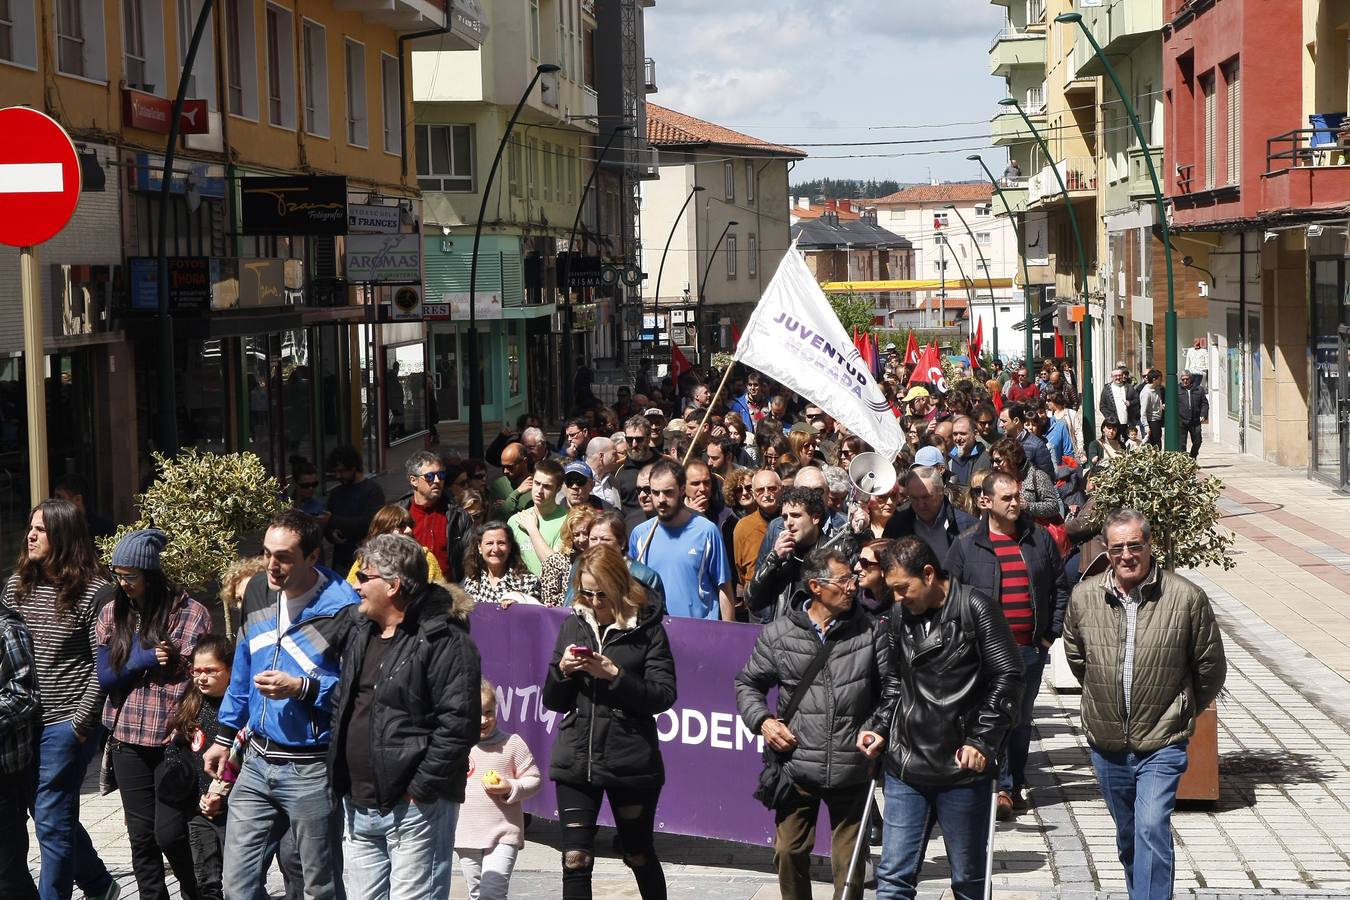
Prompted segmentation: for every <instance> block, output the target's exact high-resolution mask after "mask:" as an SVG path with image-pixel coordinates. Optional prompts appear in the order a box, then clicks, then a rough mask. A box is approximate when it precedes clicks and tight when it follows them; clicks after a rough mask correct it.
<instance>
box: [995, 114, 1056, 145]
mask: <svg viewBox="0 0 1350 900" xmlns="http://www.w3.org/2000/svg"><path fill="white" fill-rule="evenodd" d="M1027 115H1028V116H1029V117H1030V119H1031V123H1032V124H1033V125H1035V126H1036V128H1037V129H1038V130H1039V129H1042V128H1044V127H1045V113H1044V112H1032V111H1030V110H1028V111H1027ZM989 135H990V137H991V138H992V139H993V142H994V144H995V145H996V146H999V147H1007V146H1010V145H1012V144H1025V143H1028V142H1030V141H1034V140H1035V139H1036V138H1035V137H1034V136H1033V135H1032V133H1031V131H1030V130H1029V129H1028V128H1027V125H1026V123H1025V122H1023V121H1022V117H1021V116H1019V115H1018V114H1017V113H1016V112H1005V113H999V114H998V115H996V116H994V118H993V119H992V120H991V121H990V122H989Z"/></svg>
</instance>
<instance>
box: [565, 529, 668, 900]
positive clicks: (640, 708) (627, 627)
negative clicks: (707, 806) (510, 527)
mask: <svg viewBox="0 0 1350 900" xmlns="http://www.w3.org/2000/svg"><path fill="white" fill-rule="evenodd" d="M572 578H573V588H574V590H575V593H576V598H577V599H576V603H575V605H574V606H573V610H574V612H575V615H572V616H568V618H567V619H566V621H564V622H563V625H562V628H561V629H559V631H558V641H557V644H556V645H555V646H554V648H553V660H552V663H551V664H550V665H549V669H548V678H547V680H546V681H545V682H544V694H543V700H544V705H545V706H546V707H548V708H549V709H551V710H554V711H556V712H560V713H565V714H566V715H564V717H563V720H562V724H561V725H560V726H559V727H558V737H557V739H556V740H555V741H554V744H553V762H552V764H551V765H550V766H549V777H550V778H552V779H553V781H554V782H555V784H556V786H557V790H558V810H559V815H560V817H561V819H562V821H561V825H562V834H563V839H562V851H563V891H562V896H563V897H564V898H565V900H583V898H585V900H589V898H590V896H591V871H592V869H593V868H594V865H595V833H596V818H597V817H598V816H599V813H600V801H601V799H602V797H603V796H604V795H605V794H608V795H609V805H610V809H611V811H612V812H613V813H614V822H615V826H616V827H617V828H618V832H619V839H620V841H621V842H622V845H623V859H624V863H625V864H626V865H627V866H628V867H629V868H630V869H632V870H633V874H634V876H635V877H636V878H637V884H638V891H639V892H640V893H641V895H642V897H643V900H664V898H665V896H666V879H665V874H664V873H663V872H662V870H661V863H660V862H659V861H658V860H657V858H656V851H655V848H654V847H653V846H652V831H653V828H654V824H655V820H656V802H657V800H658V799H659V797H660V795H661V786H662V785H663V784H664V783H665V779H666V774H665V767H664V765H663V764H662V762H661V748H660V744H659V741H658V739H657V736H656V716H657V715H658V714H660V713H662V712H665V711H666V710H668V709H670V708H671V707H672V706H673V705H674V704H675V660H674V659H673V658H672V657H671V655H670V642H669V641H668V640H667V638H666V630H665V628H663V627H662V625H661V617H662V616H663V615H664V613H665V610H664V609H663V607H662V605H661V604H660V602H659V601H657V600H655V599H654V598H653V597H652V595H651V594H650V593H649V592H648V591H647V589H646V588H644V587H643V586H642V584H640V583H639V582H637V581H635V580H634V579H633V577H632V576H631V575H630V574H629V572H628V565H627V564H626V563H625V562H624V559H623V557H622V556H621V555H620V554H619V552H618V551H616V550H615V549H613V548H612V547H608V546H603V545H601V546H595V547H591V548H590V549H589V550H587V551H586V552H585V553H584V554H582V556H581V562H580V564H579V565H578V566H577V568H576V571H575V573H574V574H573V576H572Z"/></svg>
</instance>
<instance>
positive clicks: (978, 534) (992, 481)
mask: <svg viewBox="0 0 1350 900" xmlns="http://www.w3.org/2000/svg"><path fill="white" fill-rule="evenodd" d="M980 507H981V508H982V509H983V510H984V511H985V515H984V518H983V519H982V520H981V521H980V523H979V524H978V525H976V526H975V527H974V528H970V529H968V530H967V531H966V532H965V533H963V534H962V535H960V537H958V538H957V539H956V540H955V541H953V542H952V546H951V550H950V551H949V552H948V554H947V559H946V561H945V564H944V567H945V568H946V569H947V571H948V573H949V574H950V575H951V576H952V577H953V578H955V579H956V580H957V581H960V582H961V583H962V584H966V585H969V586H970V587H973V588H976V589H978V590H980V591H983V592H984V593H986V594H988V595H989V596H990V597H991V598H993V599H995V600H997V601H998V602H999V606H1000V607H1002V609H1003V616H1004V618H1006V619H1007V620H1008V626H1009V627H1010V628H1011V629H1012V633H1013V638H1014V639H1015V640H1016V641H1017V647H1018V650H1019V651H1020V652H1021V654H1022V663H1023V665H1024V666H1025V667H1026V687H1025V689H1024V690H1023V694H1022V709H1021V716H1020V717H1019V720H1018V723H1017V725H1016V727H1014V728H1013V730H1012V733H1011V735H1010V736H1009V738H1008V756H1007V759H1005V760H1004V761H1003V768H1002V772H1001V773H1000V775H999V797H998V813H999V818H1000V819H1006V818H1008V817H1009V816H1011V815H1012V813H1013V811H1014V810H1020V809H1025V808H1026V800H1025V799H1024V798H1023V794H1022V791H1023V788H1025V787H1026V767H1027V753H1028V750H1029V748H1030V745H1031V719H1032V714H1033V712H1034V710H1035V706H1036V694H1037V691H1038V690H1039V688H1040V686H1041V674H1042V672H1043V671H1044V669H1045V662H1046V659H1047V658H1048V656H1049V652H1050V647H1051V645H1052V644H1053V643H1054V642H1055V641H1056V640H1057V639H1058V638H1059V635H1060V630H1061V627H1062V626H1063V623H1064V612H1065V610H1066V609H1067V608H1068V604H1069V583H1068V580H1067V579H1066V578H1065V576H1064V561H1063V559H1062V558H1061V557H1060V555H1059V548H1058V547H1056V546H1055V542H1054V539H1053V538H1051V537H1050V533H1049V532H1047V531H1046V530H1045V529H1044V528H1042V527H1040V526H1039V525H1037V524H1036V523H1035V522H1033V521H1032V520H1031V518H1030V517H1029V516H1027V515H1025V514H1024V513H1023V511H1022V493H1021V485H1020V484H1019V483H1018V481H1017V479H1016V478H1013V477H1012V476H1011V475H1008V474H1007V473H1004V472H996V473H995V474H994V475H993V476H992V477H990V478H989V479H988V480H986V481H985V483H984V490H983V496H982V497H981V499H980Z"/></svg>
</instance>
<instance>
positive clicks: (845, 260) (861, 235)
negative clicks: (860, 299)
mask: <svg viewBox="0 0 1350 900" xmlns="http://www.w3.org/2000/svg"><path fill="white" fill-rule="evenodd" d="M851 205H852V204H851V203H849V202H848V201H843V202H836V201H834V200H826V201H825V204H824V206H823V207H821V208H818V209H816V210H812V209H811V208H810V207H809V206H807V207H806V208H803V207H802V206H801V205H800V201H799V202H798V203H796V204H794V205H793V207H792V218H793V220H794V221H793V224H792V240H793V242H795V243H796V245H797V249H798V250H800V251H801V253H802V255H803V256H804V257H805V259H806V267H807V268H808V269H810V270H811V274H812V275H813V276H815V279H816V281H819V282H820V283H821V284H828V283H829V282H858V281H909V280H911V279H913V278H914V247H913V245H912V244H911V243H910V242H909V239H908V238H905V237H903V236H901V235H898V234H895V233H894V232H891V231H887V230H886V229H885V228H882V227H881V226H880V225H878V224H877V211H876V210H875V209H865V210H863V211H862V212H861V213H855V212H852V211H851V210H849V209H847V207H849V206H851ZM841 207H843V208H842V209H841ZM812 213H818V214H817V215H813V214H812ZM866 296H867V298H868V300H869V302H871V303H872V315H873V324H875V325H876V326H877V327H879V328H893V327H896V325H897V324H898V322H899V320H900V318H901V317H904V316H905V315H907V314H908V313H909V311H910V310H911V309H912V308H913V306H914V301H913V296H914V295H913V292H912V291H877V292H869V293H868V294H867V295H866Z"/></svg>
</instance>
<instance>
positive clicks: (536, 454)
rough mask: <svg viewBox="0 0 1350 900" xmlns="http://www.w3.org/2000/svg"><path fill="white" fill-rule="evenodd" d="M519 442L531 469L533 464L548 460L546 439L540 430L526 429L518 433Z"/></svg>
mask: <svg viewBox="0 0 1350 900" xmlns="http://www.w3.org/2000/svg"><path fill="white" fill-rule="evenodd" d="M520 442H521V444H523V445H524V446H525V455H526V457H528V458H529V465H530V468H531V469H533V468H534V465H535V463H537V462H540V461H541V460H544V459H547V458H548V438H547V437H545V436H544V430H543V429H542V428H526V429H525V430H524V431H522V432H521V433H520Z"/></svg>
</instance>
